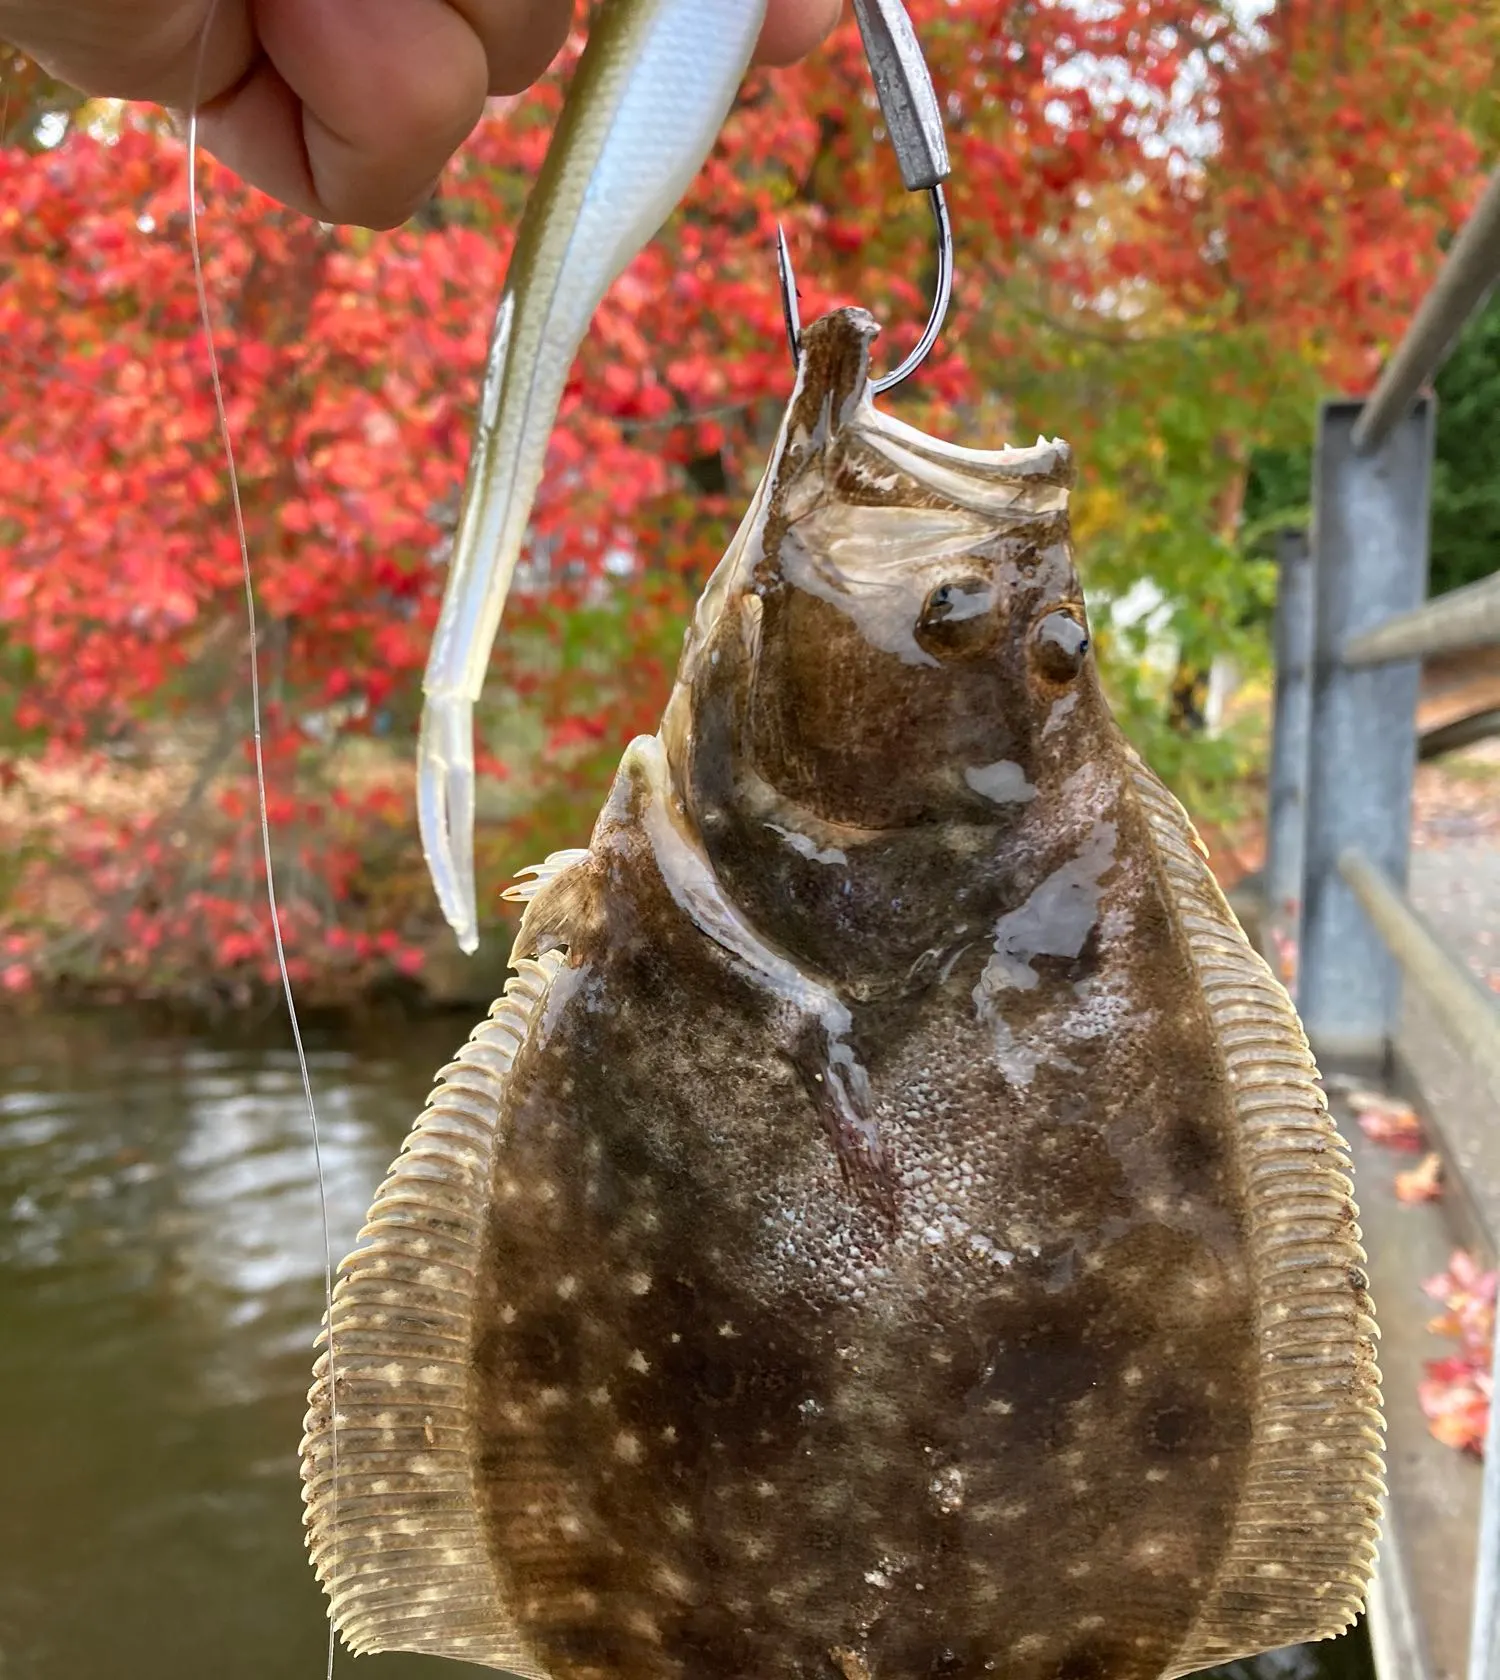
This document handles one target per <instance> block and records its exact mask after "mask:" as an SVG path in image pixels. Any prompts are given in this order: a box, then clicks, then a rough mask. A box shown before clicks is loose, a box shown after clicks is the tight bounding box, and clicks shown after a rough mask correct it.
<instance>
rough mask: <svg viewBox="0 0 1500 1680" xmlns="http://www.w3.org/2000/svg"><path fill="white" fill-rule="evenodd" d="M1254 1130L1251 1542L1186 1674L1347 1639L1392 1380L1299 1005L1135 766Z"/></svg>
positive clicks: (1193, 1635)
mask: <svg viewBox="0 0 1500 1680" xmlns="http://www.w3.org/2000/svg"><path fill="white" fill-rule="evenodd" d="M1131 757H1132V764H1131V774H1132V777H1133V780H1134V785H1135V791H1136V793H1137V795H1138V797H1139V800H1140V806H1141V810H1142V812H1143V814H1144V816H1145V818H1146V821H1147V823H1148V825H1149V827H1150V831H1151V836H1152V838H1153V839H1154V840H1155V842H1156V851H1157V857H1158V859H1159V861H1160V863H1161V867H1162V871H1163V873H1164V875H1165V878H1166V883H1167V887H1168V890H1169V896H1170V899H1171V904H1172V910H1173V913H1174V915H1175V919H1176V923H1177V927H1178V931H1179V933H1180V935H1181V939H1182V944H1183V947H1184V948H1185V950H1186V951H1187V953H1188V955H1189V957H1190V960H1191V961H1192V963H1193V966H1194V968H1195V970H1196V972H1197V976H1198V982H1199V984H1200V986H1201V987H1202V991H1203V997H1204V1000H1205V1002H1206V1004H1207V1008H1208V1012H1209V1016H1210V1018H1211V1021H1212V1024H1213V1031H1214V1036H1215V1038H1216V1039H1217V1042H1218V1047H1219V1052H1220V1055H1221V1056H1222V1058H1223V1067H1224V1073H1225V1078H1226V1081H1227V1084H1228V1087H1229V1090H1230V1093H1231V1100H1232V1102H1233V1105H1234V1110H1235V1114H1236V1117H1237V1119H1238V1122H1239V1125H1238V1132H1237V1140H1236V1144H1237V1147H1236V1156H1237V1159H1238V1162H1239V1170H1240V1172H1241V1174H1242V1179H1243V1183H1244V1185H1245V1190H1246V1198H1247V1203H1248V1210H1249V1213H1248V1227H1249V1228H1248V1238H1249V1245H1250V1263H1251V1267H1252V1271H1253V1275H1254V1277H1255V1279H1256V1283H1257V1286H1258V1287H1257V1296H1258V1301H1259V1309H1258V1315H1257V1323H1256V1340H1257V1346H1258V1349H1259V1393H1258V1395H1257V1397H1256V1404H1255V1407H1254V1417H1255V1429H1254V1435H1253V1437H1252V1440H1251V1445H1250V1457H1249V1464H1248V1469H1247V1474H1246V1480H1245V1483H1244V1487H1243V1491H1242V1494H1241V1500H1240V1506H1239V1510H1238V1513H1237V1516H1236V1521H1235V1524H1234V1529H1233V1532H1232V1535H1231V1538H1230V1541H1229V1544H1228V1546H1227V1547H1226V1549H1225V1552H1224V1555H1223V1557H1222V1558H1221V1559H1220V1561H1219V1565H1218V1569H1217V1571H1216V1574H1215V1577H1214V1580H1213V1582H1212V1584H1211V1586H1210V1588H1209V1591H1208V1592H1207V1594H1206V1595H1205V1598H1204V1600H1203V1607H1202V1609H1201V1610H1200V1611H1199V1613H1198V1616H1197V1618H1196V1619H1195V1621H1194V1622H1193V1624H1192V1626H1191V1628H1190V1629H1189V1630H1188V1633H1187V1636H1186V1637H1185V1639H1184V1641H1183V1643H1182V1645H1181V1646H1180V1647H1179V1649H1178V1651H1177V1653H1176V1655H1175V1657H1174V1658H1173V1661H1172V1664H1171V1667H1170V1669H1169V1671H1168V1672H1169V1673H1170V1674H1173V1675H1182V1674H1189V1673H1191V1672H1193V1671H1194V1670H1195V1669H1200V1668H1208V1667H1210V1666H1212V1665H1214V1664H1218V1663H1223V1662H1229V1661H1232V1660H1233V1659H1235V1658H1238V1657H1243V1656H1247V1655H1250V1654H1252V1653H1254V1652H1257V1651H1264V1650H1270V1649H1274V1648H1275V1647H1278V1646H1282V1645H1292V1644H1297V1643H1301V1642H1303V1641H1306V1640H1314V1639H1323V1638H1327V1637H1329V1636H1331V1635H1333V1634H1337V1633H1342V1632H1343V1631H1344V1629H1345V1628H1347V1627H1348V1626H1349V1625H1350V1623H1352V1622H1353V1621H1354V1619H1355V1617H1356V1616H1357V1615H1358V1614H1359V1611H1360V1609H1361V1607H1362V1605H1363V1602H1364V1595H1365V1590H1366V1587H1367V1586H1368V1583H1369V1578H1370V1573H1371V1571H1372V1569H1373V1567H1374V1562H1375V1543H1376V1539H1377V1535H1378V1532H1379V1515H1380V1502H1381V1499H1382V1497H1383V1495H1384V1492H1385V1489H1384V1486H1383V1484H1382V1482H1381V1449H1382V1437H1383V1433H1384V1422H1383V1419H1382V1417H1381V1414H1380V1372H1379V1370H1378V1368H1377V1367H1376V1363H1375V1337H1376V1329H1375V1321H1374V1318H1373V1316H1372V1312H1371V1307H1370V1300H1369V1296H1368V1294H1367V1292H1366V1279H1365V1272H1364V1264H1365V1252H1364V1249H1363V1248H1362V1247H1361V1246H1360V1231H1359V1225H1358V1223H1357V1217H1358V1213H1357V1209H1356V1208H1355V1205H1354V1201H1353V1186H1352V1185H1351V1183H1350V1181H1349V1177H1348V1173H1349V1170H1350V1161H1349V1155H1348V1151H1347V1149H1346V1148H1345V1145H1344V1142H1343V1139H1342V1138H1340V1136H1339V1134H1338V1131H1337V1129H1336V1128H1335V1126H1334V1124H1333V1121H1332V1120H1331V1119H1330V1117H1329V1114H1328V1110H1327V1105H1326V1103H1325V1102H1324V1099H1323V1094H1322V1091H1321V1090H1320V1089H1319V1087H1318V1085H1317V1083H1316V1080H1317V1068H1316V1066H1315V1065H1314V1063H1313V1059H1312V1054H1311V1052H1310V1051H1309V1049H1308V1045H1307V1039H1306V1036H1305V1035H1304V1033H1303V1031H1302V1026H1301V1023H1300V1022H1299V1021H1298V1019H1297V1015H1296V1011H1295V1010H1294V1009H1293V1007H1292V1004H1291V1000H1290V999H1289V998H1288V997H1287V994H1286V992H1285V991H1284V990H1283V988H1282V987H1281V986H1280V985H1279V984H1278V983H1277V981H1276V980H1275V978H1274V977H1273V976H1272V974H1271V971H1270V969H1269V968H1267V966H1266V964H1265V963H1264V962H1263V961H1262V960H1261V958H1260V957H1259V956H1258V955H1257V954H1256V952H1255V951H1254V950H1253V949H1252V948H1251V946H1250V943H1249V941H1248V940H1247V939H1246V938H1245V935H1244V933H1243V931H1242V930H1241V928H1240V925H1239V922H1238V921H1237V920H1236V919H1235V916H1234V912H1233V911H1232V910H1231V909H1230V908H1229V905H1228V903H1227V902H1226V901H1225V899H1224V895H1223V894H1222V893H1221V892H1220V891H1219V887H1218V883H1217V882H1216V881H1215V880H1214V877H1213V875H1212V873H1211V872H1210V870H1209V868H1208V864H1207V860H1206V857H1205V854H1204V851H1203V846H1202V843H1201V842H1200V841H1199V839H1198V836H1197V834H1196V833H1195V832H1194V830H1193V826H1192V823H1191V822H1190V821H1189V819H1188V815H1187V813H1186V812H1185V811H1184V810H1183V808H1182V806H1181V805H1179V804H1178V802H1177V801H1176V800H1175V799H1174V798H1173V797H1172V795H1171V794H1170V793H1168V792H1167V790H1166V788H1165V787H1163V786H1162V784H1161V782H1159V781H1158V780H1157V778H1156V777H1155V776H1154V775H1153V774H1152V773H1151V771H1150V770H1148V769H1147V768H1146V767H1145V765H1144V764H1142V763H1141V762H1140V761H1139V760H1138V759H1136V758H1135V756H1134V754H1132V755H1131Z"/></svg>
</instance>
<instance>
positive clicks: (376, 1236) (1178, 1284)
mask: <svg viewBox="0 0 1500 1680" xmlns="http://www.w3.org/2000/svg"><path fill="white" fill-rule="evenodd" d="M873 332H874V324H873V322H872V321H871V320H870V319H869V317H868V316H865V315H863V314H862V313H860V312H857V311H843V312H840V313H839V314H836V315H833V316H830V317H828V318H827V319H825V320H824V321H822V322H820V323H819V324H818V325H817V326H816V327H815V328H813V329H811V331H810V332H809V333H808V335H807V341H806V353H805V356H804V363H803V371H802V375H801V378H800V380H799V384H798V389H797V393H796V395H795V397H794V399H793V403H792V406H791V408H790V410H789V413H788V416H787V420H786V422H785V425H784V428H783V433H782V437H781V440H780V442H779V444H778V448H777V452H776V455H775V458H774V460H773V463H772V466H771V469H770V471H769V472H768V474H767V477H766V480H765V482H764V484H763V485H762V488H761V491H760V493H759V495H758V497H757V499H756V503H755V505H754V507H753V508H752V509H751V512H750V514H749V516H747V519H746V522H745V525H744V526H743V527H742V530H741V532H740V535H739V537H737V539H736V542H735V544H734V545H733V547H732V548H731V550H730V552H729V554H728V555H727V556H726V558H725V560H724V562H723V564H722V565H721V567H720V568H719V570H718V572H716V573H715V576H714V578H713V579H712V580H711V581H710V583H709V585H708V588H707V590H706V591H705V595H704V598H703V601H702V602H701V603H700V607H699V610H698V614H697V618H696V620H695V623H694V626H693V629H692V632H691V633H690V635H689V638H688V645H687V648H686V651H685V653H684V657H683V665H682V670H681V672H680V675H679V681H678V686H677V689H676V692H675V693H674V695H673V698H672V701H671V703H670V705H669V707H668V710H667V714H666V717H665V719H664V722H663V726H662V729H661V731H660V733H659V735H658V736H655V737H651V738H648V739H642V740H638V741H636V742H634V743H632V745H631V747H630V748H629V749H628V750H627V752H626V755H625V758H624V761H623V763H622V765H621V768H620V772H619V775H618V777H617V779H616V782H615V785H614V788H613V790H612V791H611V794H610V797H609V799H608V802H607V803H606V806H605V808H604V811H603V812H602V814H601V816H600V819H599V822H598V825H597V827H596V829H595V832H594V835H593V838H592V840H591V843H590V845H589V847H588V849H587V850H586V851H582V852H577V853H571V854H563V855H562V856H560V857H558V858H556V859H553V860H549V863H548V864H547V865H545V866H543V867H542V868H541V869H540V870H538V871H535V872H533V873H534V874H535V876H536V879H535V880H534V881H533V882H531V883H530V884H529V885H528V887H527V888H526V889H525V892H526V896H528V897H529V903H528V905H527V910H526V915H525V919H524V921H523V924H522V930H521V935H520V939H519V941H518V945H517V951H516V959H515V960H516V962H517V967H518V973H517V978H516V980H515V981H514V982H513V983H512V985H511V987H510V988H509V989H508V992H507V995H506V997H505V998H503V999H502V1000H500V1002H499V1003H498V1004H497V1005H496V1008H495V1010H494V1011H492V1014H491V1017H490V1019H489V1020H488V1021H487V1022H485V1023H484V1024H483V1025H482V1026H481V1027H480V1028H479V1029H477V1031H476V1033H475V1035H474V1036H473V1038H472V1039H471V1041H470V1043H469V1045H467V1046H466V1047H465V1050H464V1051H463V1052H461V1053H460V1056H459V1058H458V1059H457V1061H456V1062H455V1063H454V1064H452V1065H451V1066H450V1067H449V1068H448V1069H445V1070H444V1079H443V1082H442V1083H441V1084H440V1085H439V1087H438V1089H437V1090H436V1091H435V1092H434V1095H433V1098H432V1099H431V1102H430V1104H429V1107H428V1109H427V1111H426V1113H425V1114H424V1115H423V1118H422V1120H421V1121H420V1122H419V1124H418V1126H417V1129H416V1130H415V1131H414V1133H413V1135H412V1138H411V1139H410V1140H409V1142H408V1147H407V1151H406V1153H405V1155H404V1156H403V1159H402V1161H398V1163H397V1164H396V1166H395V1167H394V1168H393V1169H392V1174H391V1176H390V1177H389V1178H388V1179H387V1181H386V1184H385V1185H384V1186H383V1187H382V1190H381V1192H380V1194H379V1196H378V1197H377V1201H376V1204H375V1207H374V1208H373V1209H372V1212H371V1218H370V1223H369V1225H368V1226H367V1227H366V1232H365V1239H366V1246H365V1247H364V1248H362V1249H361V1250H360V1251H358V1252H357V1253H356V1254H355V1255H354V1256H352V1257H351V1260H350V1261H349V1262H347V1263H346V1267H345V1271H344V1275H343V1278H342V1280H341V1282H340V1285H339V1291H338V1295H337V1298H336V1300H335V1307H334V1314H333V1332H334V1341H335V1366H336V1371H337V1381H338V1394H339V1431H338V1452H339V1464H338V1475H337V1478H336V1479H335V1476H334V1470H333V1462H332V1451H331V1445H332V1443H331V1440H330V1437H331V1433H332V1431H331V1425H330V1417H329V1399H330V1394H329V1385H328V1368H327V1360H326V1358H325V1359H324V1360H322V1361H321V1362H320V1366H319V1371H318V1380H317V1383H316V1384H315V1387H314V1389H313V1393H312V1396H311V1408H312V1409H311V1410H310V1412H309V1417H308V1436H307V1439H306V1441H305V1442H304V1478H305V1481H306V1484H307V1486H306V1492H307V1499H308V1521H309V1528H310V1545H311V1547H312V1550H313V1555H314V1560H315V1563H316V1565H317V1567H318V1570H319V1574H320V1576H321V1577H322V1579H323V1580H324V1582H325V1585H327V1586H328V1587H329V1590H330V1596H331V1598H332V1601H333V1607H334V1609H333V1613H334V1616H335V1619H336V1620H337V1622H338V1623H339V1625H340V1627H341V1628H342V1630H343V1631H344V1634H345V1637H346V1639H347V1640H348V1641H349V1643H351V1645H353V1646H354V1647H355V1648H356V1649H361V1650H378V1649H412V1650H425V1651H432V1652H436V1653H438V1654H443V1655H449V1656H455V1657H463V1658H467V1659H468V1660H471V1661H478V1662H483V1663H488V1664H490V1665H491V1666H494V1667H500V1668H508V1669H511V1670H512V1671H515V1672H518V1673H521V1674H523V1675H528V1676H550V1677H552V1680H669V1677H670V1680H679V1677H680V1680H778V1677H783V1676H784V1677H787V1680H792V1677H796V1680H841V1677H842V1680H925V1677H929V1676H955V1677H969V1676H974V1677H978V1676H982V1675H992V1674H995V1675H1001V1676H1005V1677H1007V1680H1133V1677H1140V1680H1150V1677H1155V1676H1162V1675H1175V1674H1183V1673H1187V1672H1189V1671H1191V1670H1193V1669H1196V1668H1200V1667H1204V1666H1207V1665H1209V1664H1212V1663H1214V1662H1218V1661H1223V1660H1227V1659H1229V1658H1231V1657H1234V1656H1238V1655H1243V1654H1246V1653H1248V1652H1252V1651H1257V1650H1262V1649H1266V1648H1270V1647H1273V1646H1277V1645H1282V1644H1287V1643H1290V1642H1293V1641H1297V1640H1301V1639H1307V1638H1316V1637H1320V1636H1323V1635H1326V1634H1329V1633H1333V1632H1337V1631H1339V1630H1340V1629H1341V1628H1343V1627H1344V1626H1346V1625H1347V1624H1348V1623H1349V1621H1351V1620H1352V1618H1353V1616H1354V1615H1355V1614H1356V1613H1357V1610H1358V1608H1359V1605H1360V1603H1361V1600H1362V1596H1363V1591H1364V1587H1365V1583H1366V1580H1367V1578H1368V1574H1369V1570H1370V1566H1371V1561H1372V1556H1373V1540H1374V1534H1375V1522H1376V1516H1377V1510H1378V1501H1379V1498H1380V1493H1381V1488H1380V1456H1379V1455H1380V1444H1381V1423H1380V1417H1379V1410H1378V1407H1379V1395H1378V1380H1379V1377H1378V1372H1377V1370H1376V1368H1375V1364H1374V1349H1373V1338H1374V1324H1373V1321H1372V1318H1371V1309H1370V1303H1369V1300H1368V1297H1367V1295H1366V1293H1365V1279H1364V1274H1363V1272H1362V1270H1361V1266H1362V1262H1363V1254H1362V1251H1361V1249H1360V1247H1359V1231H1358V1226H1357V1224H1356V1222H1355V1218H1356V1216H1355V1209H1354V1207H1353V1204H1352V1201H1351V1199H1350V1186H1349V1182H1348V1178H1347V1176H1346V1174H1347V1166H1348V1161H1347V1156H1346V1154H1345V1152H1344V1148H1343V1145H1342V1143H1341V1142H1340V1140H1339V1138H1338V1136H1337V1133H1336V1132H1335V1130H1334V1128H1333V1126H1332V1124H1331V1122H1330V1121H1329V1119H1328V1117H1327V1114H1326V1112H1325V1110H1324V1106H1323V1103H1322V1100H1321V1097H1320V1096H1319V1093H1318V1090H1317V1087H1316V1085H1315V1084H1314V1082H1313V1081H1314V1078H1315V1073H1314V1069H1313V1066H1312V1063H1311V1060H1310V1058H1309V1056H1308V1053H1307V1049H1306V1044H1305V1041H1304V1039H1303V1037H1302V1034H1301V1030H1300V1028H1299V1027H1298V1025H1297V1022H1296V1018H1295V1016H1294V1014H1293V1013H1292V1011H1291V1008H1290V1005H1289V1004H1288V1003H1287V1001H1286V998H1285V994H1284V993H1282V992H1281V990H1280V988H1279V987H1277V986H1276V985H1275V983H1274V981H1272V979H1271V978H1270V976H1269V974H1268V972H1267V971H1266V970H1265V968H1264V966H1263V965H1262V964H1261V963H1260V962H1259V959H1258V958H1256V957H1255V956H1254V955H1253V953H1251V952H1250V950H1249V948H1248V946H1247V945H1246V943H1245V941H1244V938H1243V935H1242V934H1241V933H1240V930H1239V928H1238V926H1237V924H1236V923H1235V922H1234V919H1233V917H1232V915H1231V913H1230V912H1229V910H1228V908H1227V906H1226V905H1225V904H1224V901H1223V899H1222V897H1221V896H1220V894H1219V893H1218V890H1217V888H1216V887H1215V886H1214V884H1213V882H1212V878H1211V876H1210V875H1209V873H1208V870H1207V868H1206V866H1205V864H1204V862H1203V858H1202V855H1201V849H1200V848H1198V847H1197V844H1196V839H1195V837H1194V836H1193V834H1192V831H1191V828H1190V826H1189V824H1188V822H1187V819H1186V817H1185V816H1184V815H1183V813H1182V812H1181V810H1180V808H1179V807H1178V806H1177V805H1176V803H1175V801H1173V800H1172V799H1171V798H1170V796H1169V795H1168V794H1167V793H1166V792H1165V790H1164V789H1162V787H1161V785H1160V784H1159V783H1158V782H1157V781H1156V780H1155V778H1154V777H1152V776H1151V774H1150V772H1149V771H1147V770H1146V769H1145V768H1144V766H1142V765H1141V764H1140V762H1139V761H1138V760H1137V759H1136V758H1135V757H1134V755H1133V754H1132V753H1131V751H1130V749H1129V748H1128V747H1127V746H1126V744H1125V743H1124V741H1123V738H1122V737H1121V736H1120V734H1119V732H1118V729H1117V728H1116V726H1115V724H1114V722H1113V720H1112V719H1111V717H1110V715H1109V712H1108V709H1107V707H1106V705H1105V702H1104V700H1103V698H1102V695H1101V693H1100V690H1099V687H1098V683H1097V679H1096V676H1095V672H1094V668H1093V662H1092V659H1091V657H1090V656H1089V653H1088V650H1087V643H1086V639H1085V638H1086V619H1085V616H1084V608H1083V602H1082V597H1081V593H1080V590H1079V587H1078V582H1077V578H1076V576H1075V573H1074V570H1073V564H1072V558H1071V551H1070V545H1069V539H1068V531H1067V513H1066V503H1067V488H1068V483H1069V480H1070V466H1069V462H1068V458H1067V454H1066V450H1065V448H1064V447H1063V446H1062V445H1060V444H1051V445H1047V444H1038V446H1037V447H1036V448H1034V449H1031V450H1024V451H1023V450H1016V451H1002V452H998V453H995V454H990V455H980V454H978V453H976V452H967V451H959V450H954V449H951V448H950V447H948V446H946V445H941V444H937V443H935V442H934V441H933V440H931V439H927V438H924V437H922V436H921V435H920V434H918V433H916V432H913V431H911V430H910V429H909V428H906V427H904V426H901V425H899V424H898V423H897V422H894V421H892V420H890V419H888V418H886V417H884V416H881V415H879V414H878V413H877V412H876V411H875V410H874V408H873V406H872V405H871V402H870V398H869V391H868V387H867V384H866V377H867V357H868V347H869V342H870V339H871V337H872V335H873Z"/></svg>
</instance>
